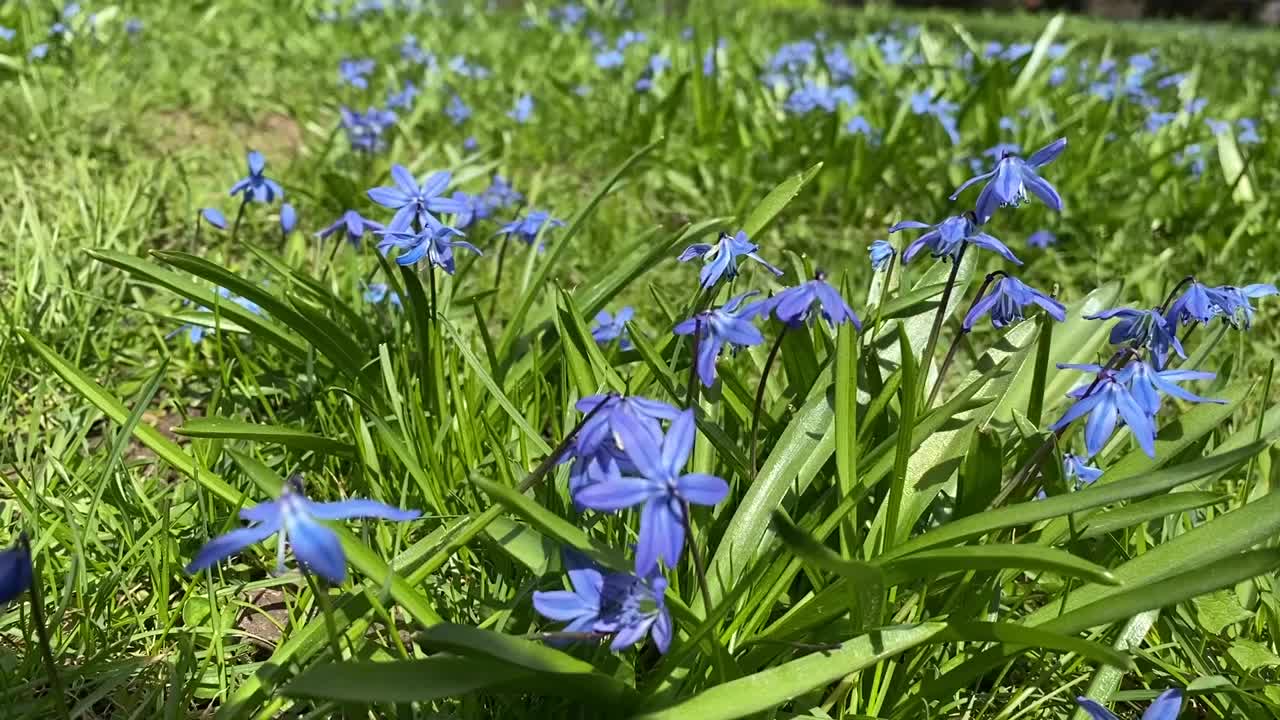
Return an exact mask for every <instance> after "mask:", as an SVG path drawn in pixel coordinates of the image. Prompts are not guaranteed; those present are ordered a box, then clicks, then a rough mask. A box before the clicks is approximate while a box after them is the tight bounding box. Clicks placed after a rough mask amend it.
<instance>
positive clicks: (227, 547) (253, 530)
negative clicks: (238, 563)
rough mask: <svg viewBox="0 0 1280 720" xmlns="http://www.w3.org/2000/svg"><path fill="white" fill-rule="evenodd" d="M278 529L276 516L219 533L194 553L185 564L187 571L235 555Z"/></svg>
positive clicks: (201, 568) (203, 567) (195, 569)
mask: <svg viewBox="0 0 1280 720" xmlns="http://www.w3.org/2000/svg"><path fill="white" fill-rule="evenodd" d="M279 529H280V521H279V519H278V518H277V519H276V520H275V521H274V522H264V523H261V524H259V525H254V526H253V527H247V528H240V529H238V530H232V531H231V532H229V533H227V534H226V535H220V536H218V537H216V538H214V539H212V540H210V541H209V542H207V543H205V545H204V547H202V548H200V552H198V553H196V557H195V559H194V560H192V561H191V563H190V564H188V565H187V572H189V573H198V572H200V571H201V570H203V569H205V568H207V567H209V566H210V565H213V564H214V563H216V562H218V561H219V560H223V559H225V558H228V557H231V556H232V555H235V554H236V553H238V552H240V551H241V550H243V549H245V548H247V547H249V546H250V545H252V544H254V543H258V542H262V541H263V540H266V539H267V538H269V537H271V536H272V535H275V534H276V532H277V531H278V530H279Z"/></svg>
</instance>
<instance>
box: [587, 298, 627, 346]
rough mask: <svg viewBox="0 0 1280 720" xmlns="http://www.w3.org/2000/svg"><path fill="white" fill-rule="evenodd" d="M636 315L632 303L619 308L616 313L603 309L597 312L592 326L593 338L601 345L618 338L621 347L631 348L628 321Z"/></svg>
mask: <svg viewBox="0 0 1280 720" xmlns="http://www.w3.org/2000/svg"><path fill="white" fill-rule="evenodd" d="M634 315H635V310H634V309H633V308H632V307H631V306H630V305H628V306H626V307H624V308H621V309H620V310H618V313H617V314H616V315H610V314H609V313H608V311H606V310H601V311H600V312H598V313H596V323H595V326H594V327H592V328H591V338H592V339H593V340H595V341H596V342H597V343H599V344H601V345H604V344H607V343H610V342H613V341H614V340H617V341H618V348H619V349H621V350H630V349H631V347H632V345H631V340H630V339H628V338H627V323H628V322H630V321H631V318H632V316H634Z"/></svg>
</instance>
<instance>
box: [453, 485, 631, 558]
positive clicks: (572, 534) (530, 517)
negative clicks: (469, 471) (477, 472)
mask: <svg viewBox="0 0 1280 720" xmlns="http://www.w3.org/2000/svg"><path fill="white" fill-rule="evenodd" d="M471 482H473V483H475V484H476V486H477V487H479V488H480V489H481V490H483V491H484V492H485V494H486V495H488V496H489V497H490V498H491V499H493V500H495V501H496V502H498V503H500V504H501V505H502V506H504V507H506V508H507V510H510V511H511V512H513V513H515V514H516V515H519V516H520V517H522V518H524V519H525V520H526V521H527V522H528V523H529V524H530V525H532V526H533V527H534V529H536V530H537V531H538V532H540V533H542V534H543V535H546V536H547V537H551V538H554V539H555V540H556V541H558V542H559V543H561V544H562V545H565V546H567V547H571V548H573V549H575V550H577V551H579V552H581V553H583V554H585V555H587V556H588V557H590V558H591V559H593V560H595V561H596V562H598V563H600V564H601V565H604V566H606V567H610V568H613V569H615V570H622V569H625V568H626V567H627V566H628V563H627V561H626V558H624V557H623V556H622V554H621V553H620V552H618V551H617V550H615V549H613V548H611V547H609V546H608V545H605V544H604V543H602V542H600V541H599V540H596V539H595V538H592V537H589V536H588V535H587V534H586V533H585V532H583V530H582V528H581V527H579V526H577V525H575V524H573V523H572V522H570V521H568V520H565V519H564V518H562V517H560V516H559V515H556V514H555V513H553V512H551V511H550V510H547V509H546V508H544V507H542V506H541V505H539V504H538V503H536V502H534V501H533V500H532V499H530V498H528V497H525V496H524V495H521V494H520V493H518V492H516V491H515V490H513V489H512V488H509V487H506V486H503V485H499V484H497V483H495V482H492V481H490V480H486V479H484V478H481V477H472V478H471Z"/></svg>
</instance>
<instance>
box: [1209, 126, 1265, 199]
mask: <svg viewBox="0 0 1280 720" xmlns="http://www.w3.org/2000/svg"><path fill="white" fill-rule="evenodd" d="M1218 160H1219V161H1220V162H1221V163H1222V176H1223V180H1224V181H1226V183H1227V187H1230V188H1233V190H1232V192H1231V197H1232V198H1234V199H1235V200H1236V201H1237V202H1241V203H1251V202H1253V201H1254V200H1256V199H1257V195H1256V194H1255V193H1254V192H1253V183H1252V182H1251V181H1250V179H1249V175H1248V173H1247V169H1246V165H1245V162H1244V157H1243V156H1241V154H1240V146H1239V145H1238V144H1236V136H1235V134H1234V133H1232V132H1230V131H1228V132H1222V133H1218Z"/></svg>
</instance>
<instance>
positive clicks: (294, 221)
mask: <svg viewBox="0 0 1280 720" xmlns="http://www.w3.org/2000/svg"><path fill="white" fill-rule="evenodd" d="M297 226H298V211H297V210H294V209H293V206H292V205H290V204H289V203H284V204H282V205H281V206H280V232H281V233H282V234H283V235H285V236H286V237H288V235H289V233H292V232H293V229H294V228H295V227H297Z"/></svg>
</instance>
